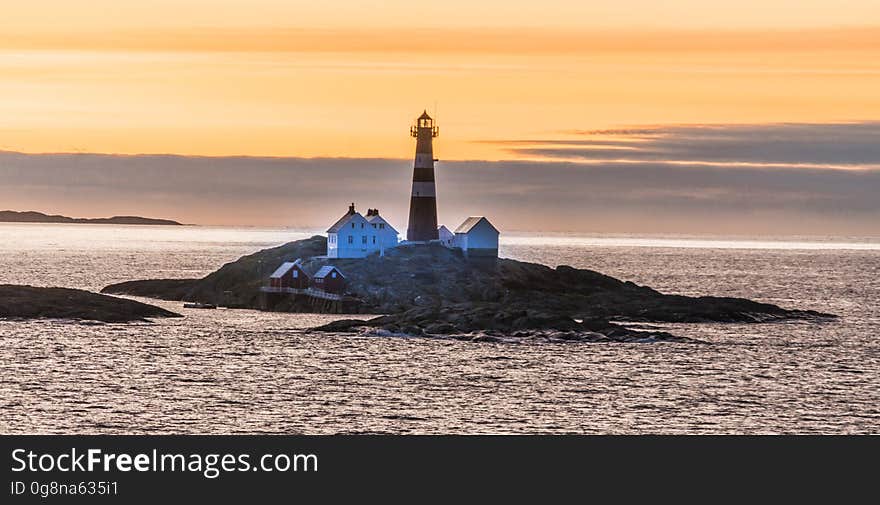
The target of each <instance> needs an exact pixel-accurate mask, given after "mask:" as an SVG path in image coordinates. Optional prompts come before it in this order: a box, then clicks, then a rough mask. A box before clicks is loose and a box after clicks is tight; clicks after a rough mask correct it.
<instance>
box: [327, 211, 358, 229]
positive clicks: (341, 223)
mask: <svg viewBox="0 0 880 505" xmlns="http://www.w3.org/2000/svg"><path fill="white" fill-rule="evenodd" d="M356 217H360V218H361V219H364V216H361V213H360V212H355V213H354V214H351V213H348V214H346V215H344V216H342V217H341V218H339V221H336V223H334V224H333V226H331V227H330V228H329V229H328V230H327V233H339V230H341V229H342V228H343V227H344V226H345V225H347V224H348V222H349V221H351V220H352V219H354V218H356ZM364 220H365V221H366V219H364Z"/></svg>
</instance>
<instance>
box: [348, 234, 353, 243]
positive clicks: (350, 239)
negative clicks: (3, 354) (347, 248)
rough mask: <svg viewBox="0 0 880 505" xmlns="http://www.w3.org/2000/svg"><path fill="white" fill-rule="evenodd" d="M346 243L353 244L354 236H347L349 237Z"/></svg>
mask: <svg viewBox="0 0 880 505" xmlns="http://www.w3.org/2000/svg"><path fill="white" fill-rule="evenodd" d="M348 243H349V244H354V235H349V236H348Z"/></svg>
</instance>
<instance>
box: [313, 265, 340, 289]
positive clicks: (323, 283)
mask: <svg viewBox="0 0 880 505" xmlns="http://www.w3.org/2000/svg"><path fill="white" fill-rule="evenodd" d="M346 284H347V281H346V279H345V276H344V275H342V272H340V271H339V269H338V268H336V267H335V266H333V265H325V266H323V267H321V269H320V270H318V271H317V272H315V276H314V278H313V279H312V287H313V288H315V289H318V290H321V291H325V292H327V293H335V294H337V295H341V294H343V293H345V288H346Z"/></svg>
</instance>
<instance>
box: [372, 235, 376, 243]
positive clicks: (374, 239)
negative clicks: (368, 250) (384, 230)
mask: <svg viewBox="0 0 880 505" xmlns="http://www.w3.org/2000/svg"><path fill="white" fill-rule="evenodd" d="M373 243H374V244H375V243H376V236H375V235H373Z"/></svg>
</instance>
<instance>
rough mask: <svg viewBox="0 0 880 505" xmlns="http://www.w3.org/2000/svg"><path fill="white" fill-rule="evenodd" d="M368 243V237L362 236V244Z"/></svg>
mask: <svg viewBox="0 0 880 505" xmlns="http://www.w3.org/2000/svg"><path fill="white" fill-rule="evenodd" d="M366 243H367V236H366V235H361V244H366Z"/></svg>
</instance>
